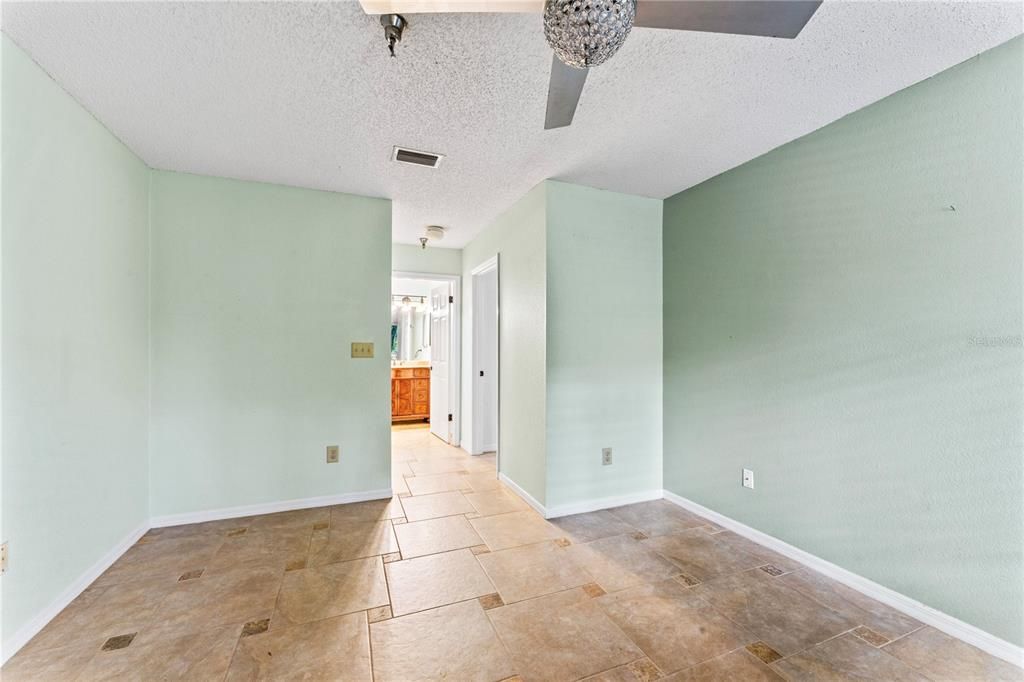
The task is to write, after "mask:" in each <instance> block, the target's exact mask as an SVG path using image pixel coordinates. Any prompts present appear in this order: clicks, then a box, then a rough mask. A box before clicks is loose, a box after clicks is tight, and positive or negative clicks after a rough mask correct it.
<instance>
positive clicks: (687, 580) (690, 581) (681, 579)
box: [675, 573, 700, 587]
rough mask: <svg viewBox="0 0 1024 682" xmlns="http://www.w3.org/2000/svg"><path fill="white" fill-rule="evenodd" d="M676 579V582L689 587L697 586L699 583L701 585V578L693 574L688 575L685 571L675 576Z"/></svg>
mask: <svg viewBox="0 0 1024 682" xmlns="http://www.w3.org/2000/svg"><path fill="white" fill-rule="evenodd" d="M675 580H676V582H678V583H681V584H683V585H686V586H687V587H695V586H697V585H700V581H699V580H697V579H696V578H694V577H692V576H688V575H686V574H685V573H680V574H679V575H677V576H675Z"/></svg>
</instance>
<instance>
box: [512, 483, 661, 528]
mask: <svg viewBox="0 0 1024 682" xmlns="http://www.w3.org/2000/svg"><path fill="white" fill-rule="evenodd" d="M498 480H500V481H501V482H502V483H504V484H505V485H507V486H508V487H509V488H511V489H512V492H514V493H515V494H516V495H518V496H519V497H521V498H523V502H526V504H528V505H530V506H531V507H533V508H534V510H535V511H536V512H537V513H538V514H540V515H541V516H543V517H544V518H545V519H557V518H558V517H560V516H571V515H572V514H585V513H587V512H592V511H599V510H601V509H611V508H612V507H621V506H622V505H624V504H633V503H635V502H649V501H650V500H660V499H661V498H662V497H663V496H664V491H663V490H645V491H643V492H639V493H631V494H629V495H616V496H614V497H600V498H597V499H595V500H586V501H584V502H574V503H572V504H562V505H559V506H557V507H545V506H544V505H543V504H541V503H540V502H538V501H537V500H535V499H534V498H533V495H531V494H530V493H528V492H526V491H525V490H523V489H522V488H521V487H519V484H518V483H516V482H515V481H513V480H512V479H511V478H509V477H508V476H506V475H505V474H503V473H499V474H498Z"/></svg>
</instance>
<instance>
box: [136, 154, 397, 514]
mask: <svg viewBox="0 0 1024 682" xmlns="http://www.w3.org/2000/svg"><path fill="white" fill-rule="evenodd" d="M151 221H152V233H153V252H152V253H153V262H152V269H153V271H152V287H153V298H152V317H153V324H152V340H153V341H152V384H153V391H152V431H151V446H150V447H151V449H150V452H151V476H150V491H151V510H152V514H153V515H154V516H163V515H169V514H177V513H184V512H196V511H203V510H209V509H219V508H225V507H234V506H239V505H249V504H257V503H263V502H273V501H280V500H290V499H298V498H308V497H315V496H321V495H334V494H340V493H347V492H363V491H368V490H380V489H387V488H389V487H390V402H389V399H390V390H391V388H390V380H389V378H388V377H389V371H390V370H389V358H388V353H387V352H385V351H386V349H387V348H388V341H389V332H390V317H389V316H390V310H389V307H388V296H387V292H388V291H389V289H390V276H391V275H390V273H391V203H390V202H389V201H387V200H383V199H370V198H365V197H359V196H354V195H346V194H335V193H330V192H318V191H313V190H303V189H295V188H289V187H281V186H276V185H265V184H258V183H250V182H241V181H235V180H224V179H218V178H211V177H202V176H195V175H185V174H179V173H165V172H153V175H152V187H151ZM368 292H370V294H369V295H367V293H368ZM372 292H379V295H375V294H372ZM353 341H372V342H374V343H375V344H376V347H377V349H379V350H378V352H377V353H376V354H375V356H376V357H374V358H373V359H353V358H351V357H350V344H351V342H353ZM330 444H339V445H340V446H341V462H340V464H330V465H329V464H326V463H325V461H324V448H325V447H326V446H327V445H330Z"/></svg>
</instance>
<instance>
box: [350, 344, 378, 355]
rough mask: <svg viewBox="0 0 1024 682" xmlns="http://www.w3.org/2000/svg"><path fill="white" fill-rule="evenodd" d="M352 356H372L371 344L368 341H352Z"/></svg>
mask: <svg viewBox="0 0 1024 682" xmlns="http://www.w3.org/2000/svg"><path fill="white" fill-rule="evenodd" d="M352 357H354V358H372V357H373V344H372V343H370V342H369V341H353V342H352Z"/></svg>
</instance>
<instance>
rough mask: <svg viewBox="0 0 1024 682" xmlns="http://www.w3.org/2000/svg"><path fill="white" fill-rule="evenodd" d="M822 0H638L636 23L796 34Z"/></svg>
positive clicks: (775, 35)
mask: <svg viewBox="0 0 1024 682" xmlns="http://www.w3.org/2000/svg"><path fill="white" fill-rule="evenodd" d="M820 4H821V0H638V2H637V3H636V19H634V21H633V25H634V26H645V27H647V28H671V29H675V30H677V31H706V32H709V33H738V34H740V35H746V36H767V37H770V38H796V36H797V34H799V33H800V30H801V29H803V27H804V25H805V24H806V23H807V22H808V21H810V19H811V16H812V15H813V14H814V12H815V10H817V9H818V5H820Z"/></svg>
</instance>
